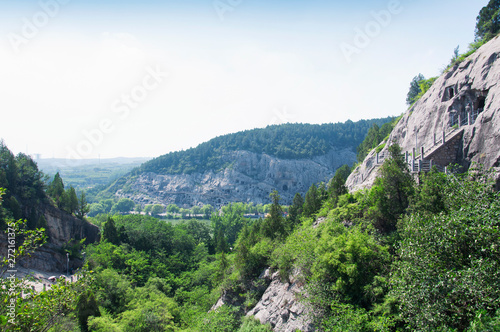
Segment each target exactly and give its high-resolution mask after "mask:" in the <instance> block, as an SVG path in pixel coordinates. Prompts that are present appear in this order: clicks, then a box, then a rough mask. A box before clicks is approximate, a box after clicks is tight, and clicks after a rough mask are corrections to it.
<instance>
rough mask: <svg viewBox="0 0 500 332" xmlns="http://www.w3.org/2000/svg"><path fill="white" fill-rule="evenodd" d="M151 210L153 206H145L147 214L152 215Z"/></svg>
mask: <svg viewBox="0 0 500 332" xmlns="http://www.w3.org/2000/svg"><path fill="white" fill-rule="evenodd" d="M151 210H153V204H146V206H144V213H145V214H151Z"/></svg>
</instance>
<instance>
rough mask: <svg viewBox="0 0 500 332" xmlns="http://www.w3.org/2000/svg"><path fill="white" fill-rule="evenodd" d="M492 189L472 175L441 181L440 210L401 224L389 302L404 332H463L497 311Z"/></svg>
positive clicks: (498, 216)
mask: <svg viewBox="0 0 500 332" xmlns="http://www.w3.org/2000/svg"><path fill="white" fill-rule="evenodd" d="M493 183H494V181H491V180H490V178H489V176H488V175H487V174H481V173H478V172H477V171H475V170H474V171H472V172H469V173H468V174H467V175H466V176H464V177H463V178H460V177H455V176H453V175H449V176H446V178H445V179H444V183H443V185H442V187H441V192H442V193H443V199H444V204H443V206H444V209H440V210H442V211H440V213H438V214H429V213H420V212H419V211H415V212H414V213H413V214H412V215H410V216H407V217H405V218H404V219H403V221H402V223H401V228H400V236H401V241H400V245H399V249H398V257H399V259H398V260H396V262H395V268H394V274H393V277H392V280H391V284H392V290H391V294H390V296H391V297H393V298H395V299H396V300H397V301H398V307H399V312H400V315H401V318H402V319H403V320H404V321H405V322H406V323H407V324H408V329H409V330H414V331H416V330H418V331H437V330H440V331H445V330H446V331H452V330H456V331H464V330H466V329H467V328H468V327H469V326H470V325H471V322H472V321H473V320H474V319H475V317H478V316H479V317H480V316H481V315H482V316H484V317H488V316H494V315H495V311H497V310H498V309H499V308H500V306H499V304H498V302H497V299H498V298H500V269H499V266H500V256H499V255H498V248H500V237H499V236H498V234H499V226H500V224H499V221H500V193H499V192H495V191H494V189H493ZM431 192H432V191H431ZM433 196H434V194H433V195H431V197H433ZM474 331H479V330H475V329H474ZM484 331H496V330H495V329H491V330H487V329H485V330H484Z"/></svg>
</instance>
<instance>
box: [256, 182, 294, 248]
mask: <svg viewBox="0 0 500 332" xmlns="http://www.w3.org/2000/svg"><path fill="white" fill-rule="evenodd" d="M269 196H270V197H271V200H272V202H273V203H272V204H271V209H270V211H269V216H268V217H267V218H266V219H265V220H264V223H263V224H262V228H261V232H262V234H263V235H264V236H266V237H268V238H270V239H272V240H273V239H276V238H283V237H284V236H286V234H287V232H288V231H289V230H288V229H287V228H288V227H287V224H286V220H285V218H284V217H283V209H282V208H281V205H280V203H279V202H280V200H281V197H280V195H279V194H278V192H277V191H276V190H273V192H272V193H271V194H270V195H269Z"/></svg>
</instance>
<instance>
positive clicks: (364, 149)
mask: <svg viewBox="0 0 500 332" xmlns="http://www.w3.org/2000/svg"><path fill="white" fill-rule="evenodd" d="M400 118H401V117H398V118H393V119H392V120H391V121H390V122H387V123H384V124H383V125H382V127H379V126H378V125H377V124H373V126H372V127H371V128H370V129H369V130H368V133H367V134H366V137H365V139H364V140H363V142H361V144H360V145H359V146H358V148H357V152H358V154H357V158H358V163H361V162H363V160H365V158H366V156H367V155H368V153H370V151H371V150H373V149H375V148H377V147H378V146H379V144H380V143H382V142H383V141H384V140H387V139H388V138H389V135H390V134H391V132H392V130H393V129H394V127H395V126H396V124H397V123H398V121H399V119H400ZM377 152H380V151H377Z"/></svg>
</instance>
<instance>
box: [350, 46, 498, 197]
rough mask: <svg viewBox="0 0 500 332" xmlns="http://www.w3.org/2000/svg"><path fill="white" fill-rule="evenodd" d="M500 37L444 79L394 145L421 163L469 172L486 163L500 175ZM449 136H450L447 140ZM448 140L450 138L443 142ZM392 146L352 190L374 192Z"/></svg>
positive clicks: (353, 179)
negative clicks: (473, 165)
mask: <svg viewBox="0 0 500 332" xmlns="http://www.w3.org/2000/svg"><path fill="white" fill-rule="evenodd" d="M499 56H500V38H498V37H497V38H495V39H493V40H491V41H490V42H488V43H487V44H486V45H484V46H483V47H481V48H480V49H479V50H477V51H476V52H475V53H474V54H472V55H471V56H470V57H468V58H467V59H465V60H464V61H463V62H462V63H460V64H459V65H456V66H455V67H454V68H452V69H451V70H450V71H448V72H447V73H445V74H443V75H442V76H441V77H439V78H438V79H437V80H436V82H435V83H434V84H433V85H432V87H431V88H430V89H429V91H427V93H426V94H425V95H424V96H423V97H422V98H421V99H420V100H419V101H418V102H417V103H415V105H414V106H413V107H412V108H411V109H409V110H408V111H407V112H406V113H405V114H404V115H403V117H402V119H401V120H400V121H399V123H398V124H397V125H396V127H395V128H394V130H393V132H392V133H391V135H390V137H389V142H390V143H391V144H392V143H397V144H399V145H400V146H401V147H402V150H403V151H404V152H405V151H407V152H409V156H410V160H411V159H412V158H413V156H414V155H413V153H414V149H415V155H416V157H417V158H416V159H422V158H421V157H420V156H421V151H422V148H423V152H424V154H423V159H425V160H426V161H430V160H432V161H433V163H434V164H437V165H440V166H442V167H444V166H447V165H448V164H452V163H458V164H460V165H462V166H463V167H464V169H467V168H468V167H469V166H470V165H471V163H480V164H483V165H484V166H485V167H486V168H493V169H494V170H495V171H496V172H497V173H498V172H500V117H499V116H498V109H499V108H500V85H499V84H498V82H499V81H500V61H498V58H499ZM443 133H444V135H443ZM443 136H444V137H443ZM387 147H388V146H386V147H384V148H383V149H382V150H381V151H380V153H379V160H378V161H379V162H378V163H377V154H376V153H375V151H372V152H371V153H370V154H369V155H368V156H367V158H366V159H365V160H364V162H363V163H362V165H360V166H359V167H358V168H356V169H355V170H354V171H353V173H352V174H351V176H350V177H349V178H348V180H347V186H348V188H349V190H350V191H356V190H359V189H363V188H366V187H370V186H371V185H372V184H373V181H374V180H375V178H376V175H377V171H378V168H379V166H380V165H381V163H382V159H383V158H384V156H386V155H387Z"/></svg>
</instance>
